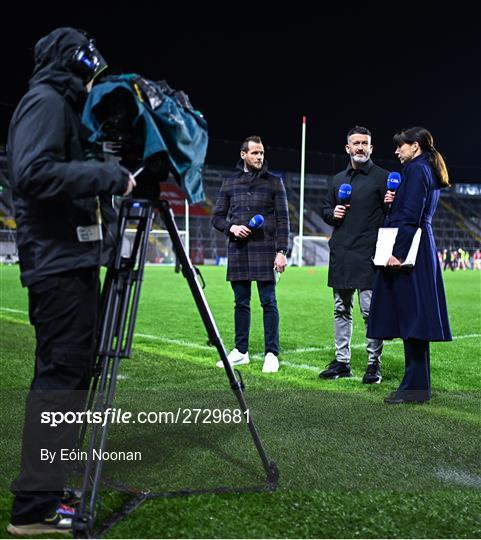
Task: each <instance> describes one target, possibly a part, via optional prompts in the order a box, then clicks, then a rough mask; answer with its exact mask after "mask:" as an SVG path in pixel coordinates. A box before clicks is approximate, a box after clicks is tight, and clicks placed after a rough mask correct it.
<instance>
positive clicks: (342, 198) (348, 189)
mask: <svg viewBox="0 0 481 540" xmlns="http://www.w3.org/2000/svg"><path fill="white" fill-rule="evenodd" d="M351 193H352V186H351V184H341V185H340V186H339V191H338V192H337V198H338V199H339V204H343V205H346V204H350V202H351Z"/></svg>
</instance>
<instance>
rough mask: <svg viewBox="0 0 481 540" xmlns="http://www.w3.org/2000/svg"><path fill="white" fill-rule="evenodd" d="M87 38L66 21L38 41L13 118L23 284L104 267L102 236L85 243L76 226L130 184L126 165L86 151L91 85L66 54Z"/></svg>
mask: <svg viewBox="0 0 481 540" xmlns="http://www.w3.org/2000/svg"><path fill="white" fill-rule="evenodd" d="M86 43H87V38H85V37H84V36H83V35H82V34H80V33H79V32H76V31H73V30H71V29H65V28H64V29H59V30H58V31H57V32H56V33H55V32H53V33H51V34H49V36H47V38H43V39H42V40H40V41H39V42H38V43H37V45H36V48H35V58H36V64H35V69H34V74H33V76H32V78H31V80H30V90H29V91H28V92H27V94H26V95H25V96H24V97H23V98H22V100H21V101H20V103H19V105H18V106H17V108H16V110H15V112H14V114H13V118H12V121H11V124H10V130H9V136H8V162H9V175H10V181H11V185H12V192H13V201H14V205H15V217H16V221H17V243H18V248H19V258H20V269H21V280H22V284H23V285H24V286H30V285H32V284H33V283H36V282H38V281H41V280H42V279H44V278H45V277H46V276H49V275H52V274H57V273H61V272H65V271H68V270H73V269H77V268H85V267H93V266H98V265H99V264H100V263H101V255H102V254H101V251H102V242H101V241H89V242H80V241H79V238H78V234H77V227H79V226H82V227H85V226H90V225H93V224H95V223H96V222H97V219H98V216H97V214H98V211H97V208H98V199H97V196H101V197H104V198H105V197H109V195H112V194H122V193H123V192H125V190H126V189H127V185H128V171H127V170H126V169H124V168H122V167H120V166H119V165H118V164H116V163H101V162H96V161H86V159H85V156H84V151H83V148H82V144H81V131H82V127H81V123H80V115H81V112H82V106H83V103H84V101H85V98H86V94H87V92H86V89H85V85H84V83H83V81H82V80H81V79H80V78H79V77H77V76H76V75H74V74H73V73H71V72H70V71H69V69H68V67H67V61H68V58H70V56H71V54H72V52H73V51H74V50H75V48H76V47H78V46H79V45H84V44H86ZM110 198H111V197H110Z"/></svg>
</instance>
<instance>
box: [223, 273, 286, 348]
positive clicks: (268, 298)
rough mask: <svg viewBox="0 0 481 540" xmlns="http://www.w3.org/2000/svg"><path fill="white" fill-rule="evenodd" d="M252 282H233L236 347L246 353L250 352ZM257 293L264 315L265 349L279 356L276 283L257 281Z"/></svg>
mask: <svg viewBox="0 0 481 540" xmlns="http://www.w3.org/2000/svg"><path fill="white" fill-rule="evenodd" d="M251 283H252V282H251V281H232V282H231V286H232V289H233V290H234V297H235V310H234V321H235V346H236V349H237V350H238V351H240V352H241V353H245V352H247V351H248V350H249V330H250V324H251V307H250V306H251ZM256 283H257V291H258V293H259V298H260V301H261V306H262V309H263V313H264V348H265V354H267V353H268V352H271V353H274V354H275V355H276V356H277V355H278V354H279V311H278V309H277V301H276V284H275V282H274V281H257V282H256Z"/></svg>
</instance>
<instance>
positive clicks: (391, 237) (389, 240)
mask: <svg viewBox="0 0 481 540" xmlns="http://www.w3.org/2000/svg"><path fill="white" fill-rule="evenodd" d="M397 233H398V228H397V227H381V228H380V229H379V231H378V234H377V242H376V254H375V255H374V257H373V262H374V265H375V266H386V264H387V261H388V260H389V257H390V256H391V255H392V249H393V247H394V242H395V241H396V236H397ZM420 241H421V228H419V229H418V230H417V231H416V234H415V235H414V238H413V241H412V244H411V247H410V248H409V253H408V255H407V257H406V259H405V260H404V261H403V262H402V263H401V266H404V267H412V266H414V264H415V262H416V256H417V254H418V249H419V242H420Z"/></svg>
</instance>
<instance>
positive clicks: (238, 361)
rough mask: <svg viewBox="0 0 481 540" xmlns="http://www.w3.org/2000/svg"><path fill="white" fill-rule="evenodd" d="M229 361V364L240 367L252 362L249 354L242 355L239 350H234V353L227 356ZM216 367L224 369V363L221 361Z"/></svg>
mask: <svg viewBox="0 0 481 540" xmlns="http://www.w3.org/2000/svg"><path fill="white" fill-rule="evenodd" d="M227 360H229V364H230V365H231V366H240V365H242V364H248V363H249V362H250V360H249V352H246V353H241V352H239V351H238V350H237V349H232V351H231V352H230V353H229V354H228V355H227ZM216 366H217V367H220V368H223V367H224V362H222V360H219V361H218V362H217V364H216Z"/></svg>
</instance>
